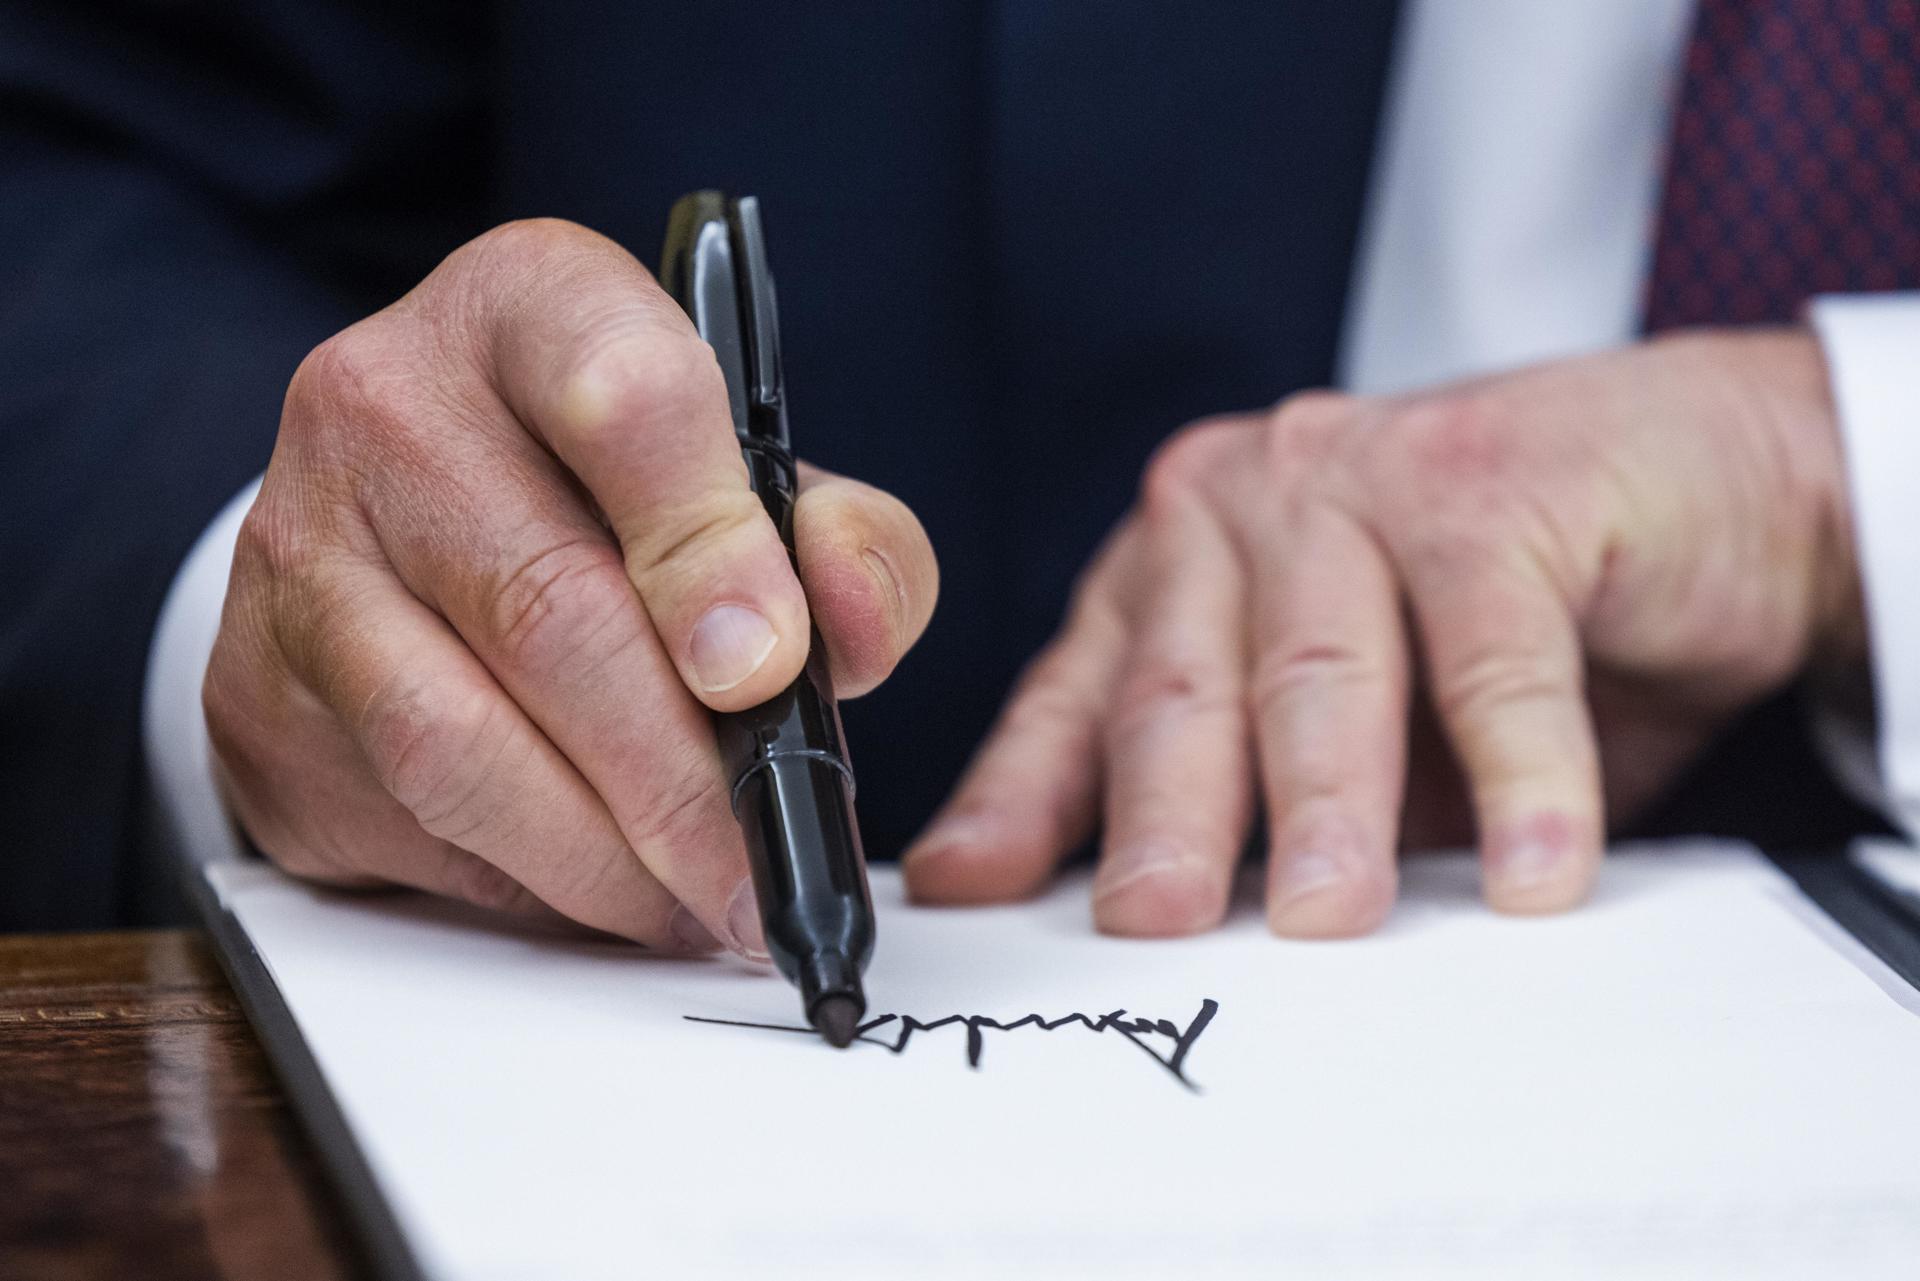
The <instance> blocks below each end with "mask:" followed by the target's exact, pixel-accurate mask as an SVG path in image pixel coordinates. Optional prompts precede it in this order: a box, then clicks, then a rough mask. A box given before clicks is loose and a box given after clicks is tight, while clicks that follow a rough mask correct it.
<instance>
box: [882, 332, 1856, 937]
mask: <svg viewBox="0 0 1920 1281" xmlns="http://www.w3.org/2000/svg"><path fill="white" fill-rule="evenodd" d="M1852 558H1853V547H1852V535H1851V530H1850V527H1849V517H1848V510H1847V504H1846V491H1845V487H1844V483H1843V475H1842V466H1841V458H1840V452H1839V445H1838V440H1837V435H1836V428H1835V423H1834V414H1833V409H1832V406H1831V404H1830V402H1829V393H1828V389H1827V382H1826V371H1825V368H1824V365H1823V362H1822V358H1821V355H1820V352H1819V350H1818V347H1817V345H1816V343H1815V340H1814V339H1813V338H1812V336H1811V335H1810V334H1808V333H1806V332H1803V331H1798V330H1788V329H1775V330H1749V331H1744V332H1736V331H1697V332H1693V333H1687V334H1679V335H1675V336H1672V337H1669V338H1665V339H1661V340H1656V341H1652V342H1648V343H1643V344H1639V345H1636V346H1633V347H1630V348H1627V349H1623V350H1620V351H1616V352H1612V353H1607V354H1602V355H1598V356H1593V357H1589V358H1583V359H1576V360H1568V361H1564V362H1560V363H1554V364H1548V365H1544V366H1540V367H1537V368H1533V369H1528V370H1523V371H1520V372H1517V373H1513V374H1510V375H1506V376H1502V377H1495V378H1488V379H1482V380H1477V381H1473V382H1469V383H1464V384H1460V385H1456V386H1450V387H1443V388H1440V389H1438V390H1434V391H1429V392H1425V393H1422V394H1416V395H1404V396H1395V397H1350V396H1341V395H1335V394H1331V393H1315V394H1307V395H1302V396H1297V397H1294V398H1292V399H1290V400H1287V401H1285V402H1283V403H1282V404H1280V405H1279V406H1278V407H1276V408H1275V409H1273V410H1271V411H1269V412H1266V413H1257V414H1247V415H1240V416H1235V417H1224V418H1218V419H1212V420H1208V421H1204V422H1201V423H1197V424H1195V425H1194V426H1191V427H1189V428H1187V429H1186V430H1184V431H1182V432H1181V433H1179V434H1178V435H1177V436H1175V437H1174V438H1173V439H1172V440H1171V441H1169V442H1168V443H1167V444H1166V445H1165V446H1164V447H1163V449H1162V450H1161V451H1160V453H1159V454H1158V456H1157V457H1156V458H1155V459H1154V460H1153V462H1152V463H1151V465H1150V466H1149V468H1148V469H1147V473H1146V476H1145V478H1144V481H1143V483H1142V486H1141V492H1140V497H1139V500H1138V502H1137V504H1136V505H1135V507H1134V509H1133V511H1132V512H1131V513H1130V514H1129V515H1127V517H1126V518H1125V519H1124V520H1123V521H1122V522H1121V524H1120V525H1119V527H1118V529H1117V530H1116V531H1115V532H1114V534H1113V535H1112V536H1111V538H1110V539H1109V541H1108V543H1107V545H1106V546H1105V548H1104V549H1103V550H1102V551H1101V552H1100V554H1099V555H1098V556H1097V557H1096V558H1095V560H1094V562H1093V565H1092V567H1091V568H1090V569H1089V570H1088V571H1087V572H1086V574H1085V576H1084V578H1083V580H1082V582H1081V584H1080V586H1079V589H1078V591H1077V593H1076V598H1075V600H1074V602H1073V605H1072V607H1071V610H1070V612H1069V615H1068V618H1067V620H1066V622H1065V624H1064V626H1063V627H1062V629H1061V630H1060V632H1059V634H1058V636H1057V637H1056V638H1055V639H1054V640H1053V642H1052V643H1051V644H1050V645H1049V646H1048V648H1047V649H1046V650H1045V651H1044V652H1043V653H1042V654H1041V655H1040V656H1039V657H1038V658H1037V659H1036V660H1035V661H1034V662H1033V664H1032V666H1031V667H1030V669H1029V670H1028V672H1027V674H1026V676H1025V677H1024V679H1023V680H1022V682H1021V684H1020V685H1019V687H1018V689H1017V690H1016V692H1015V693H1014V695H1013V697H1012V699H1011V700H1010V702H1009V704H1008V706H1007V708H1006V710H1005V712H1004V714H1003V716H1002V718H1001V720H1000V722H999V724H998V725H997V726H996V728H995V729H994V731H993V732H992V734H991V735H990V736H989V738H988V741H987V743H986V744H985V745H984V747H983V748H982V749H981V750H980V752H979V753H978V755H977V756H976V758H975V760H974V763H973V764H972V766H971V767H970V769H969V771H968V772H967V774H966V776H965V778H964V779H963V780H962V781H961V783H960V784H959V786H958V788H957V790H956V792H955V794H954V795H953V797H952V799H951V800H950V801H949V802H948V804H947V806H946V807H945V809H944V810H943V812H942V813H941V815H940V816H938V817H937V818H936V820H935V822H934V823H933V824H932V825H931V827H930V828H929V829H928V830H927V832H926V833H924V834H923V835H922V836H921V838H920V839H919V840H918V841H917V842H916V844H915V846H914V848H913V849H911V850H909V851H908V853H907V855H906V873H907V877H908V883H909V886H910V888H911V890H912V892H913V893H914V895H915V896H916V897H918V898H919V899H921V900H924V901H929V902H972V901H989V900H998V899H1005V898H1011V897H1017V896H1021V895H1025V894H1028V893H1031V892H1033V891H1034V890H1035V889H1036V888H1037V887H1038V886H1040V885H1041V884H1043V883H1044V882H1045V880H1046V879H1047V877H1048V876H1049V875H1050V873H1051V872H1052V870H1053V868H1054V866H1055V864H1056V863H1057V861H1058V860H1059V859H1060V858H1061V857H1062V856H1063V855H1064V854H1066V853H1067V852H1069V851H1071V850H1073V849H1074V848H1075V847H1076V846H1078V845H1079V844H1080V843H1082V842H1083V841H1084V840H1085V839H1086V838H1087V836H1088V835H1089V834H1090V833H1091V832H1092V831H1093V830H1094V828H1095V827H1096V825H1097V826H1099V827H1100V829H1101V830H1102V840H1101V845H1102V848H1101V857H1100V865H1099V870H1098V873H1097V875H1096V878H1095V880H1094V883H1093V885H1094V888H1093V894H1094V905H1093V906H1094V915H1095V918H1096V920H1097V921H1098V923H1099V924H1100V926H1101V927H1102V928H1104V929H1106V930H1109V931H1112V932H1116V933H1122V934H1140V935H1177V934H1186V933H1191V932H1194V931H1198V930H1204V929H1207V928H1210V927H1211V926H1213V925H1214V924H1216V923H1217V922H1218V921H1219V920H1220V919H1221V916H1222V913H1223V912H1224V911H1225V908H1226V905H1227V902H1228V897H1229V892H1230V887H1231V881H1232V874H1233V868H1234V865H1235V863H1236V862H1237V860H1238V858H1239V855H1240V852H1241V849H1242V847H1243V844H1244V842H1245V840H1246V838H1247V834H1248V832H1249V829H1250V824H1251V819H1252V816H1253V814H1254V812H1255V805H1256V794H1257V795H1258V797H1259V799H1260V800H1262V801H1264V805H1265V814H1266V816H1267V831H1268V839H1269V841H1270V849H1269V857H1268V874H1267V885H1268V888H1267V914H1268V918H1269V921H1270V922H1271V924H1272V926H1273V928H1274V929H1275V930H1277V931H1278V932H1280V933H1282V934H1288V935H1300V936H1319V935H1347V934H1355V933H1361V932H1364V931H1366V930H1369V929H1371V928H1372V927H1373V926H1374V925H1376V924H1377V923H1378V922H1379V921H1380V920H1381V919H1382V918H1383V917H1384V916H1385V914H1386V913H1387V911H1388V909H1389V907H1390V906H1391V905H1392V903H1393V900H1394V896H1395V888H1396V871H1395V851H1396V848H1397V847H1402V846H1406V845H1413V846H1421V845H1431V844H1438V843H1449V844H1450V843H1459V842H1465V841H1467V840H1470V839H1472V838H1473V836H1474V834H1475V832H1476V831H1477V836H1478V844H1479V847H1480V851H1481V856H1482V866H1483V880H1484V888H1485V894H1486V897H1487V899H1488V901H1489V902H1490V903H1492V904H1493V906H1495V907H1496V908H1500V909H1503V910H1507V911H1515V912H1535V911H1552V910H1557V909H1561V908H1565V907H1568V906H1570V905H1572V904H1574V903H1576V902H1578V901H1579V900H1580V899H1581V898H1582V896H1583V895H1584V894H1585V893H1586V892H1587V890H1588V888H1589V886H1590V884H1591V882H1592V880H1593V876H1594V872H1595V869H1596V866H1597V864H1598V862H1599V859H1600V854H1601V846H1602V841H1603V833H1604V827H1605V823H1606V821H1607V819H1608V818H1609V817H1613V816H1618V815H1621V814H1625V813H1629V812H1631V811H1632V810H1633V809H1634V808H1635V807H1636V806H1637V805H1641V804H1644V803H1645V802H1647V801H1648V800H1650V799H1651V798H1652V797H1653V795H1654V794H1655V793H1656V792H1657V791H1658V790H1659V789H1660V788H1661V787H1662V786H1663V784H1665V783H1666V782H1668V781H1669V780H1670V779H1671V778H1672V777H1673V776H1674V775H1675V773H1676V772H1677V771H1678V769H1679V768H1680V767H1681V766H1682V765H1683V764H1684V763H1685V762H1687V760H1688V759H1689V758H1690V757H1692V756H1693V755H1694V754H1695V753H1697V751H1698V750H1699V749H1700V748H1701V747H1702V746H1703V744H1704V743H1705V741H1706V740H1707V738H1708V737H1709V736H1710V735H1711V734H1712V733H1713V731H1714V730H1715V729H1716V728H1718V727H1719V726H1721V725H1723V724H1724V723H1725V722H1726V720H1727V719H1728V718H1729V717H1730V716H1731V715H1732V714H1733V713H1735V712H1736V711H1738V710H1739V709H1741V708H1742V707H1743V706H1745V705H1747V704H1749V703H1751V702H1753V701H1755V700H1756V699H1758V698H1760V697H1761V696H1762V695H1765V694H1767V693H1770V692H1772V691H1773V690H1775V689H1776V688H1778V687H1779V686H1781V685H1782V684H1784V683H1785V682H1786V681H1788V680H1789V679H1790V678H1792V677H1793V676H1794V675H1795V674H1796V673H1797V672H1798V671H1800V670H1801V669H1802V668H1803V667H1805V666H1806V665H1807V664H1809V663H1810V662H1815V661H1831V662H1835V663H1854V662H1859V661H1861V660H1862V659H1863V657H1864V653H1863V651H1864V644H1865V642H1864V625H1863V622H1862V618H1861V605H1860V600H1859V586H1858V582H1857V574H1856V571H1855V568H1854V565H1853V560H1852ZM1463 775H1464V777H1462V776H1463Z"/></svg>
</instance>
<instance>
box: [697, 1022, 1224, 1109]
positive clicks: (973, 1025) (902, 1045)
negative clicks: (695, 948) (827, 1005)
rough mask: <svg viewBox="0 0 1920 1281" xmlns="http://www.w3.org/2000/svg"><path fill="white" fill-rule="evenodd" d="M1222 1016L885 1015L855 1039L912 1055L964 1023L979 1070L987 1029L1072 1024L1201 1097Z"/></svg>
mask: <svg viewBox="0 0 1920 1281" xmlns="http://www.w3.org/2000/svg"><path fill="white" fill-rule="evenodd" d="M1219 1011H1220V1003H1219V1002H1218V1001H1215V1000H1212V999H1207V1000H1203V1001H1201V1002H1200V1012H1199V1013H1198V1014H1196V1015H1194V1016H1193V1021H1192V1022H1191V1023H1189V1024H1187V1026H1186V1027H1185V1028H1184V1029H1182V1028H1179V1027H1176V1026H1174V1024H1173V1023H1172V1021H1170V1020H1168V1019H1146V1018H1139V1017H1136V1016H1132V1015H1129V1014H1128V1013H1127V1012H1126V1011H1125V1010H1115V1011H1113V1012H1112V1013H1111V1014H1102V1015H1101V1016H1100V1017H1099V1018H1097V1019H1096V1018H1092V1017H1090V1016H1088V1015H1085V1014H1063V1015H1061V1016H1060V1017H1059V1018H1057V1019H1043V1018H1041V1017H1040V1016H1039V1015H1038V1014H1029V1015H1027V1016H1026V1017H1025V1018H1019V1019H1015V1020H1014V1021H1013V1022H1011V1023H1002V1022H1000V1021H999V1020H998V1019H990V1018H988V1017H987V1016H986V1015H984V1014H949V1015H947V1016H946V1017H945V1018H943V1019H934V1020H932V1021H931V1022H927V1023H923V1022H921V1021H920V1020H919V1019H916V1018H914V1017H913V1016H912V1015H911V1014H882V1015H881V1016H880V1017H879V1018H877V1019H869V1020H867V1021H866V1022H865V1023H862V1024H861V1025H860V1031H859V1032H858V1033H857V1034H856V1037H855V1039H856V1040H861V1041H866V1042H868V1043H869V1044H872V1045H878V1046H881V1047H883V1048H884V1049H886V1050H888V1051H890V1052H892V1053H894V1054H900V1053H902V1052H904V1051H905V1050H906V1048H907V1042H908V1041H910V1040H912V1039H913V1034H914V1033H915V1032H932V1031H935V1030H936V1029H939V1028H943V1027H950V1026H952V1025H953V1024H955V1023H958V1024H960V1025H961V1026H963V1027H965V1028H966V1029H967V1066H968V1067H972V1068H978V1067H979V1066H980V1054H981V1051H982V1050H983V1049H984V1048H985V1039H986V1038H985V1037H984V1036H983V1035H982V1033H983V1032H984V1030H985V1029H987V1028H992V1029H993V1030H994V1031H996V1032H1011V1031H1013V1030H1014V1029H1015V1028H1023V1027H1037V1028H1039V1029H1040V1030H1041V1031H1042V1032H1051V1031H1053V1030H1054V1029H1055V1028H1061V1027H1065V1026H1066V1025H1067V1024H1069V1023H1078V1024H1079V1025H1080V1026H1082V1027H1084V1028H1086V1029H1088V1030H1089V1031H1092V1032H1118V1033H1119V1034H1120V1035H1121V1036H1123V1037H1125V1038H1126V1039H1127V1040H1128V1041H1130V1042H1132V1043H1133V1044H1134V1045H1136V1046H1138V1047H1139V1048H1140V1050H1141V1051H1142V1052H1143V1053H1145V1054H1146V1055H1147V1056H1148V1057H1149V1058H1151V1059H1152V1060H1153V1061H1154V1062H1155V1063H1158V1064H1159V1065H1160V1066H1161V1067H1163V1068H1165V1069H1166V1070H1167V1071H1168V1072H1169V1073H1171V1074H1172V1075H1173V1078H1174V1080H1176V1081H1178V1082H1180V1084H1182V1085H1184V1086H1186V1087H1187V1088H1188V1089H1189V1090H1192V1091H1193V1092H1194V1093H1195V1094H1198V1093H1199V1092H1200V1087H1199V1086H1197V1085H1195V1084H1194V1083H1193V1082H1192V1081H1191V1080H1189V1079H1188V1077H1187V1073H1186V1062H1187V1055H1188V1054H1189V1053H1191V1052H1192V1050H1193V1047H1194V1043H1195V1042H1197V1041H1198V1040H1199V1039H1200V1034H1201V1033H1202V1032H1204V1031H1206V1030H1207V1024H1209V1023H1211V1022H1213V1016H1214V1015H1215V1014H1217V1013H1219ZM681 1017H683V1018H685V1019H686V1020H687V1021H688V1022H691V1023H714V1024H718V1025H720V1026H723V1027H750V1028H759V1029H761V1030H763V1031H767V1032H803V1033H805V1034H806V1035H808V1036H813V1035H816V1033H815V1032H814V1030H813V1029H812V1028H810V1027H797V1026H793V1025H790V1024H786V1023H742V1022H739V1021H737V1020H734V1019H707V1018H701V1017H700V1016H699V1015H697V1014H686V1015H682V1016H681ZM889 1025H892V1026H889ZM882 1028H885V1029H886V1031H887V1032H889V1033H892V1032H895V1031H897V1032H898V1033H899V1035H898V1036H895V1037H893V1039H891V1040H889V1039H888V1037H887V1036H885V1035H881V1036H874V1035H870V1033H873V1032H875V1031H877V1030H879V1029H882ZM1149 1036H1164V1037H1166V1038H1167V1039H1169V1040H1171V1041H1172V1042H1173V1049H1172V1050H1170V1051H1169V1052H1167V1053H1166V1054H1162V1053H1161V1052H1160V1051H1159V1050H1157V1049H1155V1048H1154V1047H1153V1046H1152V1045H1151V1044H1149V1043H1148V1041H1147V1040H1146V1038H1147V1037H1149Z"/></svg>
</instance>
